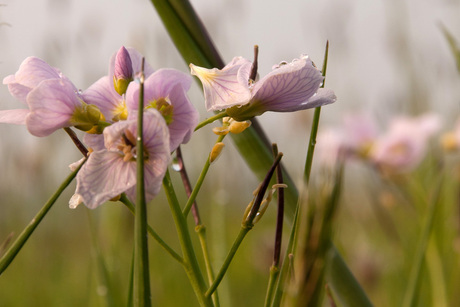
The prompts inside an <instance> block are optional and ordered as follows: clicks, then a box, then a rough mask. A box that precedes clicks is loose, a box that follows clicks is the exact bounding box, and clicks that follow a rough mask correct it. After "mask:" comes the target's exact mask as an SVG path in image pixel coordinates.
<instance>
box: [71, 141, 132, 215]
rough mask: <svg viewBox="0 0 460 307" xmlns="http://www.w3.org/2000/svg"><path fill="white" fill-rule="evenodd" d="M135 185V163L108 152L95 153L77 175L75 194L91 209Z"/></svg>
mask: <svg viewBox="0 0 460 307" xmlns="http://www.w3.org/2000/svg"><path fill="white" fill-rule="evenodd" d="M135 184H136V163H132V162H130V161H128V162H125V161H123V156H122V155H121V154H119V153H117V152H112V151H108V150H101V151H95V152H93V153H91V154H90V156H89V158H88V161H87V162H86V163H85V165H83V167H82V168H81V170H80V172H79V173H78V175H77V190H76V192H75V193H76V194H79V195H81V197H82V198H83V202H84V203H85V205H86V206H87V207H89V208H91V209H94V208H96V207H97V206H99V205H101V204H102V203H104V202H106V201H108V200H110V199H112V198H114V197H116V196H118V195H120V194H121V193H123V192H124V191H126V190H127V189H129V188H131V187H133V186H135Z"/></svg>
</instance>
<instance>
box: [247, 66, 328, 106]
mask: <svg viewBox="0 0 460 307" xmlns="http://www.w3.org/2000/svg"><path fill="white" fill-rule="evenodd" d="M322 81H323V76H322V75H321V72H320V71H319V70H318V69H316V68H315V67H314V66H313V64H312V62H311V60H310V59H309V58H308V57H302V58H300V59H296V60H294V61H292V62H291V63H288V64H285V65H281V66H279V67H278V68H275V69H274V70H273V71H272V72H270V73H269V74H268V75H266V76H265V77H264V78H263V79H261V80H260V81H259V82H257V83H256V84H255V85H254V89H253V91H252V94H253V97H252V99H251V105H253V108H254V109H255V110H256V111H262V113H263V112H265V111H275V112H288V111H295V110H299V109H305V108H306V107H305V106H307V107H310V105H311V107H313V105H315V103H318V102H322V101H321V99H323V98H324V97H323V96H322V95H321V96H319V97H318V98H320V99H319V100H318V99H314V100H313V102H315V103H308V100H309V99H310V98H311V97H312V96H313V95H314V94H315V93H316V92H317V91H318V89H319V86H320V85H321V82H322ZM325 94H326V93H325ZM329 98H332V97H331V95H330V93H329ZM328 101H329V100H328ZM300 105H302V107H300ZM259 109H260V110H259ZM256 113H258V112H256ZM259 114H261V113H259ZM256 115H257V114H256Z"/></svg>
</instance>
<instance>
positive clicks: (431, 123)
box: [371, 114, 440, 172]
mask: <svg viewBox="0 0 460 307" xmlns="http://www.w3.org/2000/svg"><path fill="white" fill-rule="evenodd" d="M439 128H440V119H439V117H438V116H437V115H434V114H424V115H421V116H419V117H415V118H409V117H399V118H396V119H394V120H393V121H392V123H391V124H390V128H389V129H388V131H387V133H385V134H384V135H382V136H381V137H379V138H378V139H377V140H376V141H375V143H374V146H373V148H372V151H371V159H372V160H373V161H374V162H375V163H377V165H378V166H380V167H382V168H383V169H384V170H387V171H396V172H401V171H410V170H412V169H414V168H415V167H416V166H417V165H418V164H419V163H420V162H421V161H422V159H423V157H424V156H425V153H426V150H427V146H428V140H429V138H430V137H431V136H432V135H433V134H435V133H436V132H437V131H438V130H439Z"/></svg>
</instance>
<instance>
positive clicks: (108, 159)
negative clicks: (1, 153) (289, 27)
mask: <svg viewBox="0 0 460 307" xmlns="http://www.w3.org/2000/svg"><path fill="white" fill-rule="evenodd" d="M142 62H143V58H142V55H141V54H140V53H139V52H137V51H136V50H135V49H132V48H125V47H121V48H120V49H119V51H118V52H116V53H115V54H114V55H113V56H112V58H111V59H110V64H109V72H108V75H106V76H103V77H102V78H100V79H99V80H97V81H96V82H95V83H94V84H93V85H91V86H90V87H89V88H88V89H86V90H84V91H81V90H78V89H77V87H76V86H75V85H74V84H73V83H72V82H71V81H70V80H69V79H68V78H67V77H66V76H64V75H63V74H62V73H61V72H60V71H59V70H58V69H56V68H53V67H51V66H50V65H48V64H47V63H46V62H44V61H43V60H41V59H39V58H36V57H29V58H27V59H26V60H24V62H23V63H22V64H21V66H20V67H19V70H18V71H17V72H16V73H15V74H14V75H10V76H7V77H6V78H4V80H3V83H4V84H6V85H8V89H9V91H10V93H11V95H12V96H13V97H15V98H17V99H18V100H19V101H21V102H22V103H23V104H24V105H25V107H24V108H22V109H18V110H3V111H0V122H2V123H12V124H23V125H26V126H27V129H28V130H29V132H30V133H31V134H33V135H35V136H39V137H43V136H47V135H50V134H51V133H53V132H54V131H56V130H58V129H60V128H67V127H74V128H76V129H79V130H82V131H84V132H85V135H84V137H83V142H84V143H85V145H86V146H87V147H88V148H89V154H88V159H87V161H86V163H85V164H84V165H83V166H82V168H81V170H80V171H79V173H78V175H77V189H76V193H75V195H74V196H73V197H72V199H71V200H70V207H72V208H75V207H76V206H77V205H78V204H79V203H82V202H83V203H85V205H86V206H88V207H89V208H95V207H97V206H99V205H100V204H102V203H104V202H105V201H108V200H111V199H117V197H118V196H120V195H121V193H126V195H127V196H128V198H131V199H133V198H134V196H135V191H136V188H135V187H136V160H137V159H144V168H145V170H144V173H145V178H144V179H145V180H144V181H145V187H146V200H147V201H150V200H152V199H153V197H154V196H155V195H156V194H157V193H158V191H159V189H160V186H161V180H162V178H163V176H164V174H165V172H166V169H167V166H168V163H169V161H170V154H171V152H173V151H175V150H176V149H177V147H178V146H179V145H180V144H184V143H187V142H188V141H189V140H190V138H191V135H192V133H193V131H194V129H195V127H196V126H197V124H198V119H199V115H198V112H197V111H196V109H195V108H194V107H193V105H192V104H191V102H190V101H189V99H188V97H187V95H186V93H187V91H188V90H189V88H190V85H191V77H190V76H189V75H186V74H184V73H182V72H179V71H177V70H174V69H159V70H154V69H153V68H152V67H151V66H150V65H148V64H145V65H144V66H143V71H142V72H143V76H144V92H143V97H144V101H142V103H139V97H140V93H139V91H140V83H139V82H137V79H138V75H139V73H140V72H141V70H142V68H141V66H142ZM190 67H191V72H192V74H193V75H196V76H198V77H199V78H200V80H201V81H202V83H203V88H204V94H205V104H206V107H207V109H208V111H216V110H222V109H226V112H225V115H227V116H228V117H227V118H225V120H224V122H223V127H221V128H215V129H214V132H215V133H217V134H226V133H229V132H232V133H241V132H242V131H244V130H245V129H246V128H248V127H249V126H250V122H248V121H245V120H246V119H250V118H252V117H254V116H258V115H261V114H263V113H264V112H266V111H277V112H293V111H298V110H303V109H307V108H312V107H317V106H321V105H325V104H329V103H333V102H334V101H335V100H336V97H335V95H334V92H333V91H331V90H327V89H323V88H320V86H321V84H322V82H323V79H324V77H323V76H322V74H321V72H320V71H319V70H318V69H317V68H316V67H315V66H314V65H313V63H312V62H311V60H310V59H309V58H308V57H307V56H301V57H300V58H299V59H295V60H294V61H292V62H291V63H285V62H283V63H282V64H280V65H276V66H275V67H274V68H273V71H272V72H271V73H269V74H268V75H267V76H265V77H264V78H262V80H260V81H256V80H253V79H255V77H252V76H253V75H256V74H254V65H253V63H251V62H250V61H248V60H246V59H244V58H241V57H236V58H234V59H233V60H232V61H231V62H230V64H228V65H227V66H225V67H224V68H223V69H221V70H219V69H217V68H213V69H205V68H202V67H198V66H195V65H193V64H190ZM139 106H142V107H143V110H142V111H143V114H144V116H143V118H144V128H143V129H144V131H143V136H144V138H143V142H144V143H143V144H144V152H138V151H137V149H136V144H137V143H136V139H137V138H136V137H135V135H136V131H137V117H138V116H137V114H138V112H139V110H138V109H139ZM216 129H217V130H216ZM222 147H223V144H221V146H220V147H219V148H220V150H221V149H222ZM78 164H79V163H78V162H77V163H75V164H74V165H73V166H75V165H78Z"/></svg>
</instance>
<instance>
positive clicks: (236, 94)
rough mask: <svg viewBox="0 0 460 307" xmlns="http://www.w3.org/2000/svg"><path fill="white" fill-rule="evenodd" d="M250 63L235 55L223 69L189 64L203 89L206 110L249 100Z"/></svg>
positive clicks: (241, 103) (226, 106) (220, 108)
mask: <svg viewBox="0 0 460 307" xmlns="http://www.w3.org/2000/svg"><path fill="white" fill-rule="evenodd" d="M251 67H252V63H251V62H250V61H248V60H246V59H244V58H242V57H236V58H234V59H233V60H232V62H230V63H229V64H228V65H226V66H225V67H224V68H223V69H221V70H219V69H217V68H213V69H206V68H203V67H198V66H195V65H193V64H190V71H191V74H192V75H195V76H197V77H198V78H199V79H200V81H201V83H202V85H203V90H204V96H205V105H206V109H207V110H208V111H217V110H222V109H227V108H230V107H232V106H236V105H244V104H246V103H248V102H249V99H250V97H251V93H250V90H249V85H248V82H249V74H250V72H251Z"/></svg>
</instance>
